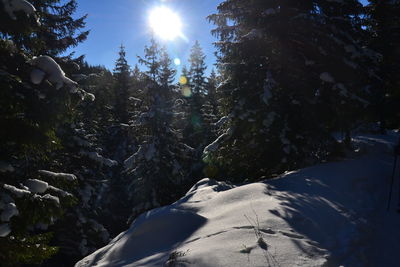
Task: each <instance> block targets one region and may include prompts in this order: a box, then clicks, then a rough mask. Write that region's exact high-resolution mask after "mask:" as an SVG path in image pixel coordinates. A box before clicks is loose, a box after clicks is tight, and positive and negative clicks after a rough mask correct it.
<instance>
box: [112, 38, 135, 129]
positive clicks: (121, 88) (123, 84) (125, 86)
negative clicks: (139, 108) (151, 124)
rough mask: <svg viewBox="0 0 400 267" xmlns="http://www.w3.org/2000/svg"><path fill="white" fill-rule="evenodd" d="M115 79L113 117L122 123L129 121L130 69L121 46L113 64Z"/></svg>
mask: <svg viewBox="0 0 400 267" xmlns="http://www.w3.org/2000/svg"><path fill="white" fill-rule="evenodd" d="M114 77H115V105H114V110H115V115H116V117H117V119H118V120H119V121H120V122H122V123H127V122H128V121H129V117H128V99H129V90H130V88H129V87H130V86H131V85H130V82H131V77H130V67H129V65H128V62H127V60H126V52H125V47H124V46H123V45H121V47H120V51H119V58H118V59H117V61H116V63H115V68H114Z"/></svg>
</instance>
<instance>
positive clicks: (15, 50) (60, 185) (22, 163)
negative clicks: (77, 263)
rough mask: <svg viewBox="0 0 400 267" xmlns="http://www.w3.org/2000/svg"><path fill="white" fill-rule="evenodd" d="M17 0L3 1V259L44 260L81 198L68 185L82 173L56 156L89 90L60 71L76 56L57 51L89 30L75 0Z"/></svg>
mask: <svg viewBox="0 0 400 267" xmlns="http://www.w3.org/2000/svg"><path fill="white" fill-rule="evenodd" d="M12 2H13V1H2V2H1V3H0V25H1V26H0V72H1V73H2V74H1V75H0V84H1V89H2V90H1V99H0V106H1V113H0V114H1V115H0V129H1V130H0V139H1V140H2V142H1V145H0V161H1V171H0V195H1V198H0V212H1V214H2V218H1V238H0V247H1V251H2V253H1V255H0V261H1V262H2V264H4V265H5V266H16V265H20V264H39V263H41V262H43V260H45V259H46V258H49V257H50V256H51V255H53V254H54V253H55V252H56V251H57V248H56V247H53V246H48V242H49V241H50V240H51V232H50V231H51V230H54V229H55V228H56V225H54V224H55V222H56V221H57V220H59V219H60V218H61V217H62V215H63V214H64V212H65V208H66V207H68V206H71V205H72V204H74V203H75V202H76V197H74V196H73V195H72V194H71V193H69V192H72V191H73V190H75V188H76V185H77V177H76V176H75V175H74V174H66V173H64V172H67V171H68V170H71V169H70V166H66V165H64V163H63V162H62V161H58V160H57V159H56V158H54V157H53V156H54V155H55V154H58V153H59V152H60V151H62V149H63V148H62V143H63V138H64V136H63V135H62V133H60V132H59V130H60V126H61V125H62V124H64V123H67V122H68V121H69V120H70V118H71V112H72V110H73V107H75V106H76V104H77V103H78V102H79V101H80V99H81V98H82V97H85V96H89V94H87V93H86V92H85V91H83V90H81V89H79V88H77V83H76V82H74V81H72V80H71V79H70V78H68V76H69V74H70V72H69V71H68V72H67V74H66V75H64V72H63V71H62V68H63V67H65V68H64V70H67V69H68V68H69V67H71V66H74V65H76V64H75V63H73V62H72V61H71V60H69V57H67V58H63V59H59V58H56V57H55V55H58V54H59V53H61V52H63V51H65V50H66V49H67V48H68V47H70V46H74V45H76V44H77V43H79V42H80V41H83V40H84V39H85V38H86V35H87V32H82V33H80V34H77V35H75V33H76V32H77V31H79V30H80V29H81V28H83V26H84V19H85V18H84V17H83V18H80V19H77V20H75V19H73V18H72V17H71V14H72V13H73V12H74V11H75V8H76V2H75V1H70V2H68V3H66V4H60V3H59V1H56V0H53V1H51V0H48V1H33V2H32V3H33V4H34V5H35V7H36V9H35V7H34V6H31V5H30V4H29V3H26V4H27V6H28V7H29V8H26V9H24V10H23V11H21V10H15V9H14V7H15V5H12V4H14V3H12ZM61 22H62V23H61ZM67 39H68V40H67ZM41 54H43V55H51V56H53V57H54V59H53V58H52V57H49V56H40V55H41ZM33 56H37V57H36V58H34V57H33ZM47 170H52V171H56V172H57V171H62V173H56V172H51V171H47ZM67 191H69V192H67ZM4 214H9V216H3V215H4Z"/></svg>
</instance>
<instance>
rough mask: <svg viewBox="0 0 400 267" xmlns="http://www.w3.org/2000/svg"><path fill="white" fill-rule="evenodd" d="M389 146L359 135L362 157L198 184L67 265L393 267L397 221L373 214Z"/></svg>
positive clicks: (388, 140)
mask: <svg viewBox="0 0 400 267" xmlns="http://www.w3.org/2000/svg"><path fill="white" fill-rule="evenodd" d="M395 139H396V137H395V136H390V135H389V136H359V137H356V138H355V139H354V140H355V141H356V142H355V145H356V146H359V145H361V144H362V145H364V146H366V147H367V148H368V150H369V152H370V154H369V155H366V156H363V157H361V158H359V159H355V160H347V161H343V162H335V163H328V164H321V165H317V166H313V167H310V168H306V169H303V170H298V171H293V172H290V173H287V174H285V175H283V176H281V177H279V178H277V179H274V180H267V181H265V182H261V183H253V184H247V185H243V186H237V187H235V186H232V185H230V184H226V183H222V182H216V181H213V180H210V179H203V180H201V181H199V182H198V183H197V184H196V185H195V186H193V187H192V188H191V189H190V190H189V192H188V193H187V194H186V195H185V196H184V197H183V198H182V199H181V200H179V201H177V202H176V203H174V204H172V205H170V206H166V207H163V208H158V209H155V210H152V211H149V212H147V213H144V214H142V215H141V216H140V217H138V218H137V219H136V220H135V221H134V223H133V224H132V225H131V227H130V229H129V230H127V231H126V232H123V233H121V234H120V235H119V236H117V237H116V238H114V239H113V240H112V241H111V242H110V243H109V245H107V246H105V247H104V248H102V249H100V250H98V251H96V252H94V253H93V254H92V255H89V256H87V257H86V258H84V259H83V260H81V261H80V262H78V263H77V264H76V267H88V266H97V267H101V266H114V267H118V266H165V264H167V263H168V264H176V266H189V265H190V266H200V267H202V266H204V267H205V266H341V265H342V266H355V267H358V266H360V267H361V266H396V265H397V261H398V259H397V254H398V251H399V250H400V244H399V241H398V240H400V232H399V231H398V225H400V219H399V216H396V215H395V216H396V217H390V221H386V222H385V221H384V220H385V219H387V218H385V216H382V214H386V212H385V209H384V207H385V206H386V200H387V198H386V196H387V189H388V182H389V180H390V174H391V168H392V161H393V157H392V155H391V154H389V153H388V152H390V151H388V148H390V146H392V145H393V143H394V142H395ZM388 214H390V213H388ZM384 225H386V227H383V226H384ZM389 226H390V227H391V228H388V227H389ZM388 241H389V242H388Z"/></svg>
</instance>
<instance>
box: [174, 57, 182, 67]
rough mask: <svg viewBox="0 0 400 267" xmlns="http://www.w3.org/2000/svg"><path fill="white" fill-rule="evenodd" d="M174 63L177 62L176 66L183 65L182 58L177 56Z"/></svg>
mask: <svg viewBox="0 0 400 267" xmlns="http://www.w3.org/2000/svg"><path fill="white" fill-rule="evenodd" d="M174 64H175V65H176V66H179V65H181V60H180V59H179V58H175V59H174Z"/></svg>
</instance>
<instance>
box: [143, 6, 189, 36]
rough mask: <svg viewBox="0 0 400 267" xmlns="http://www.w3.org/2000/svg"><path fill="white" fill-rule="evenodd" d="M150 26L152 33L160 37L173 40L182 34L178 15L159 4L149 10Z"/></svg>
mask: <svg viewBox="0 0 400 267" xmlns="http://www.w3.org/2000/svg"><path fill="white" fill-rule="evenodd" d="M149 19H150V27H151V28H152V30H153V31H154V34H156V35H157V36H159V37H160V38H162V39H166V40H174V39H175V38H176V37H178V36H182V23H181V20H180V18H179V16H178V15H177V14H176V13H174V12H173V11H172V10H171V9H169V8H167V7H164V6H161V7H156V8H154V9H153V10H152V11H151V12H150V17H149Z"/></svg>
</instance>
